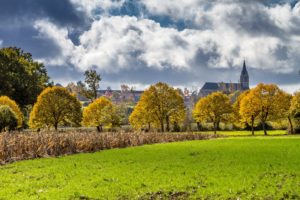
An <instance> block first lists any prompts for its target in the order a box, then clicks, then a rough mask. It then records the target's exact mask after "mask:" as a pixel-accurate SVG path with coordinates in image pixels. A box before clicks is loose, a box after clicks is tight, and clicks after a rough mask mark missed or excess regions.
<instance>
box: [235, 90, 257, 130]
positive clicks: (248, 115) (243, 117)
mask: <svg viewBox="0 0 300 200" xmlns="http://www.w3.org/2000/svg"><path fill="white" fill-rule="evenodd" d="M259 106H260V102H259V100H258V98H257V97H256V96H255V93H254V92H253V91H252V90H251V91H249V92H248V93H246V94H245V95H243V96H242V98H241V100H240V106H239V107H238V108H239V116H240V121H241V122H242V123H247V124H249V125H250V126H251V132H252V135H254V126H255V125H256V124H257V123H258V121H257V118H258V116H259V114H260V109H259V108H260V107H259Z"/></svg>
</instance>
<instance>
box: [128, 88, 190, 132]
mask: <svg viewBox="0 0 300 200" xmlns="http://www.w3.org/2000/svg"><path fill="white" fill-rule="evenodd" d="M139 104H140V105H142V106H140V107H136V108H135V109H137V110H136V111H133V116H131V117H130V118H131V121H134V120H136V119H134V118H135V117H134V116H139V117H143V115H142V114H139V112H140V111H142V113H144V114H145V115H144V116H145V117H147V118H149V119H144V120H143V121H147V122H155V123H159V125H160V130H161V132H164V131H165V130H166V131H170V124H171V123H172V121H174V120H176V123H180V122H182V121H183V120H184V117H185V106H184V100H183V97H182V96H181V95H180V94H179V93H178V91H177V90H175V89H174V88H173V87H170V86H169V85H167V84H166V83H161V82H159V83H157V84H155V85H152V86H150V88H149V89H147V90H145V91H144V93H143V94H142V96H141V99H140V101H139ZM141 108H142V109H141ZM165 125H166V126H165Z"/></svg>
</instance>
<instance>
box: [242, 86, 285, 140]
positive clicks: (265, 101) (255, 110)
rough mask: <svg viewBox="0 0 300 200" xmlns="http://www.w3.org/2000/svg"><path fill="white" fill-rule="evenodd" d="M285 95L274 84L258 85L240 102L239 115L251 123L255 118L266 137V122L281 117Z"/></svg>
mask: <svg viewBox="0 0 300 200" xmlns="http://www.w3.org/2000/svg"><path fill="white" fill-rule="evenodd" d="M285 95H286V93H285V92H283V91H282V90H281V89H279V88H278V86H277V85H275V84H263V83H260V84H258V85H257V86H256V87H255V88H253V89H251V91H250V92H249V94H248V95H247V98H246V100H245V102H244V103H243V102H242V106H241V110H240V114H241V115H242V117H243V118H245V119H246V120H248V121H249V119H251V121H252V118H253V117H255V116H257V117H258V119H259V121H260V122H261V124H262V126H263V129H264V134H265V135H267V130H266V122H267V121H268V120H269V119H276V118H278V117H281V116H282V115H283V113H282V112H283V110H285V109H286V108H285V106H286V105H285V104H286V99H285V98H286V96H285ZM246 101H248V102H246ZM243 109H244V111H243ZM249 113H250V114H249Z"/></svg>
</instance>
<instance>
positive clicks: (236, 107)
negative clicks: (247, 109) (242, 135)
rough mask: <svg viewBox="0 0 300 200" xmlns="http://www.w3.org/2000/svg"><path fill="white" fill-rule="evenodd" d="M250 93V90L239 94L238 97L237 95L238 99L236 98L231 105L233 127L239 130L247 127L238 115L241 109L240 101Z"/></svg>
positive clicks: (245, 122)
mask: <svg viewBox="0 0 300 200" xmlns="http://www.w3.org/2000/svg"><path fill="white" fill-rule="evenodd" d="M249 92H250V90H246V91H244V92H242V93H240V95H238V97H237V98H236V100H235V102H234V103H233V105H232V108H233V112H232V118H231V119H232V122H233V124H234V125H235V126H238V127H240V128H245V126H246V125H247V121H246V120H243V118H242V116H241V114H240V108H241V102H242V99H243V98H244V97H245V96H246V95H247V94H248V93H249Z"/></svg>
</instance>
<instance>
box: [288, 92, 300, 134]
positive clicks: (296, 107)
mask: <svg viewBox="0 0 300 200" xmlns="http://www.w3.org/2000/svg"><path fill="white" fill-rule="evenodd" d="M289 114H290V116H291V117H293V118H296V119H299V118H300V92H296V93H295V94H294V95H293V97H292V100H291V105H290V110H289ZM290 124H292V122H290ZM292 129H293V126H292V127H291V130H292ZM291 133H293V132H291Z"/></svg>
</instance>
